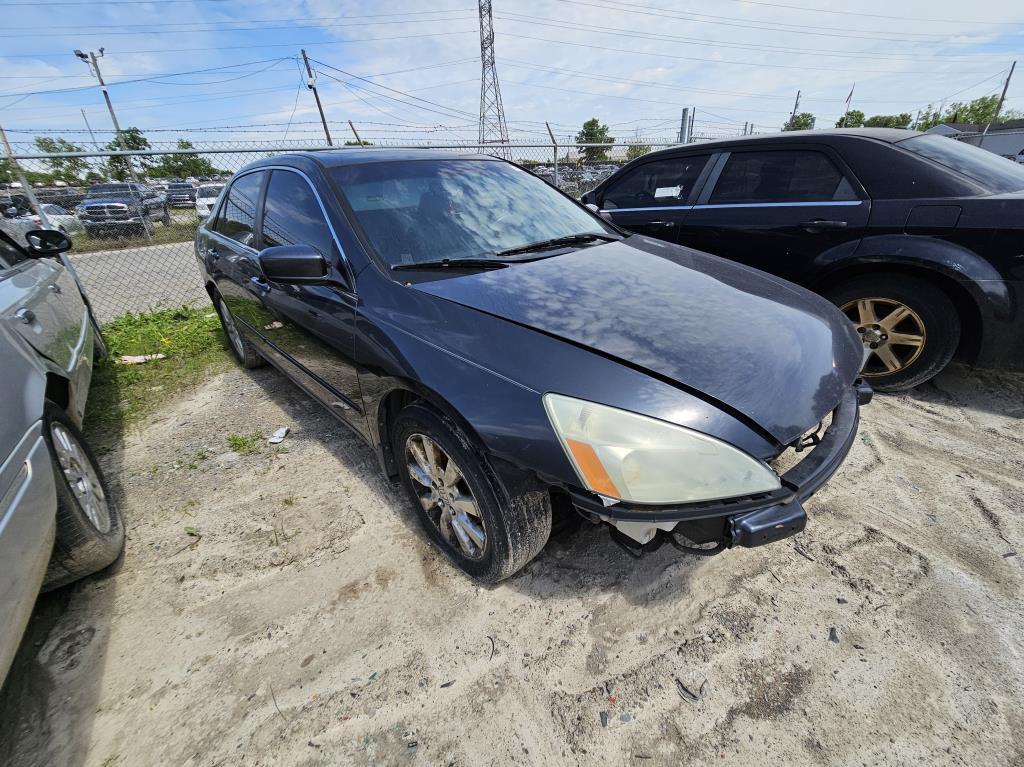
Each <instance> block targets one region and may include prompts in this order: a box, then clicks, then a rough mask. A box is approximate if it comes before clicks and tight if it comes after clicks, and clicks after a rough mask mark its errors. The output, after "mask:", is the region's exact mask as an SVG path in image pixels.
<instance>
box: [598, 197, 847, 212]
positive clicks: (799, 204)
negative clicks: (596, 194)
mask: <svg viewBox="0 0 1024 767" xmlns="http://www.w3.org/2000/svg"><path fill="white" fill-rule="evenodd" d="M863 204H864V201H863V200H822V201H820V202H730V203H720V204H717V205H709V204H704V205H659V206H657V207H654V208H609V209H607V210H602V211H600V212H601V213H624V212H627V211H648V210H715V209H719V208H808V207H813V206H829V207H844V206H845V207H852V206H855V205H863Z"/></svg>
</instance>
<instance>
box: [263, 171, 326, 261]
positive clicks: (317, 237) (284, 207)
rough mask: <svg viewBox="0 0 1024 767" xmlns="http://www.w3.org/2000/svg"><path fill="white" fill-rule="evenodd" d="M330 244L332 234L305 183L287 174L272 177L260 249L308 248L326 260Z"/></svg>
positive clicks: (296, 175) (318, 204)
mask: <svg viewBox="0 0 1024 767" xmlns="http://www.w3.org/2000/svg"><path fill="white" fill-rule="evenodd" d="M331 243H332V236H331V230H330V229H329V228H328V226H327V221H326V220H324V214H323V212H322V211H321V210H320V203H318V202H317V199H316V195H314V194H313V190H312V189H311V188H310V186H309V184H308V183H307V182H306V180H305V179H304V178H302V176H300V175H299V174H298V173H292V172H291V171H287V170H275V171H274V172H273V173H271V174H270V185H269V186H268V187H267V201H266V202H265V203H264V206H263V246H264V247H267V248H269V247H272V246H274V245H309V246H310V247H311V248H314V249H316V250H317V251H318V252H319V253H320V255H322V256H323V257H324V258H329V257H330V255H331Z"/></svg>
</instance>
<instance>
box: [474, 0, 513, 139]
mask: <svg viewBox="0 0 1024 767" xmlns="http://www.w3.org/2000/svg"><path fill="white" fill-rule="evenodd" d="M480 143H481V144H508V126H507V125H506V124H505V109H504V107H502V105H501V88H499V87H498V70H497V68H496V67H495V65H494V20H493V19H492V18H491V0H480ZM499 153H500V154H501V155H502V156H505V155H507V153H508V150H507V149H506V148H504V147H503V148H502V149H501V150H499Z"/></svg>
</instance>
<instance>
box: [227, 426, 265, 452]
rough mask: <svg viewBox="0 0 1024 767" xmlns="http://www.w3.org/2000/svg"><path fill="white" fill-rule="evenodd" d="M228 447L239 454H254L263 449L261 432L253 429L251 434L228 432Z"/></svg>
mask: <svg viewBox="0 0 1024 767" xmlns="http://www.w3.org/2000/svg"><path fill="white" fill-rule="evenodd" d="M227 439H228V447H230V448H231V449H232V450H234V451H235V452H236V453H238V454H239V455H254V454H256V453H258V452H260V450H262V449H263V433H262V432H258V431H254V432H253V433H252V434H229V435H228V437H227Z"/></svg>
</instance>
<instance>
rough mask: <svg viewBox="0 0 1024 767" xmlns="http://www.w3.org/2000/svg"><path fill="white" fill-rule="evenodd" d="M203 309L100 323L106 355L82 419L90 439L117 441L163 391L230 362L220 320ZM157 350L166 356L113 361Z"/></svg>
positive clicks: (185, 386)
mask: <svg viewBox="0 0 1024 767" xmlns="http://www.w3.org/2000/svg"><path fill="white" fill-rule="evenodd" d="M207 314H210V312H209V310H208V309H206V310H199V309H190V308H182V309H165V310H161V311H157V312H150V313H148V314H131V313H129V314H125V315H122V316H121V317H118V318H117V319H116V320H114V321H113V322H110V323H109V324H107V325H106V326H105V327H104V329H103V335H104V338H105V339H106V342H107V346H108V347H109V349H110V356H109V357H107V358H106V359H102V360H97V363H96V368H95V370H94V373H93V378H92V387H91V390H90V392H89V409H88V412H87V413H86V419H85V431H86V434H87V435H88V436H89V438H90V441H91V442H93V444H94V445H97V446H99V447H105V446H107V445H109V444H110V443H112V442H114V441H116V440H117V439H118V438H119V437H120V436H121V435H122V433H123V432H124V431H125V429H127V428H128V427H129V426H131V425H132V424H133V423H134V422H135V421H137V420H138V419H140V418H142V417H144V416H146V415H147V414H149V413H150V412H152V411H153V410H154V409H155V408H156V407H157V406H158V405H160V404H162V403H164V402H166V401H167V399H168V394H166V392H175V393H180V392H183V391H188V389H190V388H191V387H193V386H195V385H196V384H198V383H199V382H200V381H202V380H203V379H204V378H205V377H206V376H208V375H209V374H210V373H212V372H219V371H220V370H225V369H227V368H228V367H229V366H230V364H231V357H230V354H229V352H228V349H227V345H226V341H225V338H224V334H223V331H222V330H221V327H220V323H219V322H218V321H217V318H216V317H215V316H214V317H207V316H206V315H207ZM156 353H163V354H165V355H167V357H166V359H161V360H151V361H150V362H147V363H145V364H143V365H121V364H118V363H117V362H116V360H117V359H118V358H119V357H120V356H121V355H124V354H156ZM196 457H197V458H198V457H199V456H198V454H197V456H196Z"/></svg>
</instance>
